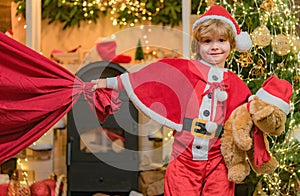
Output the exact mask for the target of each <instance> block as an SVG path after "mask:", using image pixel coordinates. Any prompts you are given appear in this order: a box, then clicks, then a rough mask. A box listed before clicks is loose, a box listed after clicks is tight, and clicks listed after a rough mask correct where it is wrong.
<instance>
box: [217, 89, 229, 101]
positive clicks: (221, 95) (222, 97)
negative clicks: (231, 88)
mask: <svg viewBox="0 0 300 196" xmlns="http://www.w3.org/2000/svg"><path fill="white" fill-rule="evenodd" d="M227 97H228V94H227V92H226V91H219V92H218V93H217V100H218V101H225V100H227Z"/></svg>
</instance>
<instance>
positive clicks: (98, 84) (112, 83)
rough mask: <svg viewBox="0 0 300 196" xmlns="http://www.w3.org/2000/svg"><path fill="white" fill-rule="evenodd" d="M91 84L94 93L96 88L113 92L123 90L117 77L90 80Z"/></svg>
mask: <svg viewBox="0 0 300 196" xmlns="http://www.w3.org/2000/svg"><path fill="white" fill-rule="evenodd" d="M91 83H93V84H94V85H93V87H92V91H95V90H96V89H98V88H109V89H114V90H122V89H123V85H122V82H121V80H120V77H119V76H117V77H109V78H101V79H97V80H91Z"/></svg>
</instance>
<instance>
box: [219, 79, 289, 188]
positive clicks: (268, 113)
mask: <svg viewBox="0 0 300 196" xmlns="http://www.w3.org/2000/svg"><path fill="white" fill-rule="evenodd" d="M291 96H292V85H291V84H290V83H289V82H288V81H286V80H283V79H279V78H277V77H276V76H271V77H269V78H268V79H267V80H266V81H265V82H264V83H263V85H262V87H261V88H260V89H259V90H258V91H257V92H256V94H255V95H252V96H251V97H250V98H249V101H248V102H247V103H245V104H243V105H240V106H239V107H237V108H236V109H235V110H234V111H233V112H232V113H231V114H230V116H229V118H228V120H227V121H226V122H225V124H224V133H223V135H222V137H221V152H222V155H223V157H224V161H225V164H226V166H227V169H228V179H229V181H233V182H236V183H238V182H243V181H244V179H245V178H246V177H247V176H248V175H249V173H250V166H251V168H252V169H253V171H254V172H255V173H256V174H258V175H260V174H270V173H272V172H273V171H274V170H275V169H276V168H277V167H278V162H277V160H276V158H275V157H274V156H272V155H271V154H270V151H269V143H268V138H267V136H268V135H272V136H278V135H280V134H282V133H283V132H284V131H285V122H286V118H287V115H288V114H289V111H290V105H289V103H290V98H291Z"/></svg>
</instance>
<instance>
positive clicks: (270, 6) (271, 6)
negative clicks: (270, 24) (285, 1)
mask: <svg viewBox="0 0 300 196" xmlns="http://www.w3.org/2000/svg"><path fill="white" fill-rule="evenodd" d="M260 7H261V8H263V9H264V10H266V12H274V11H275V3H274V2H273V0H265V1H264V2H263V3H262V4H261V5H260Z"/></svg>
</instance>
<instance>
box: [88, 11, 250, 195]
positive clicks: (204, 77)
mask: <svg viewBox="0 0 300 196" xmlns="http://www.w3.org/2000/svg"><path fill="white" fill-rule="evenodd" d="M193 38H194V42H193V48H192V49H193V51H194V52H196V54H197V55H196V56H197V57H198V58H199V59H197V60H187V59H163V60H161V61H158V62H155V63H152V64H150V65H148V66H146V67H145V68H143V69H141V70H139V71H137V72H134V73H125V74H122V75H121V76H119V77H114V78H107V79H98V80H93V81H92V83H94V86H93V90H95V89H97V88H112V89H116V90H120V89H125V91H126V92H127V94H128V96H129V98H130V99H131V100H132V102H133V103H134V104H135V105H136V106H137V107H138V108H139V109H140V110H141V111H143V112H144V113H145V114H146V115H148V116H149V117H150V118H152V119H153V120H156V121H157V122H159V123H161V124H163V125H165V126H168V127H170V128H173V129H174V143H173V148H172V154H171V159H170V162H169V164H168V167H167V171H166V176H165V187H164V188H165V190H164V195H167V196H176V195H178V196H182V195H189V196H199V195H201V196H211V195H214V196H229V195H234V184H233V183H232V182H229V181H228V178H227V169H226V166H225V164H224V161H223V157H222V155H221V152H220V137H221V134H222V131H223V127H222V126H223V124H224V121H225V120H226V119H227V118H228V117H229V115H230V113H231V112H232V111H233V110H234V109H235V108H236V107H237V106H239V105H241V104H242V103H244V102H246V101H247V98H248V97H249V96H250V95H251V92H250V90H249V89H248V87H247V86H246V85H245V83H244V82H243V81H242V80H241V79H239V78H238V76H236V75H235V74H234V73H233V72H231V71H229V70H227V69H225V68H224V66H225V61H226V58H227V57H228V56H229V54H230V52H231V50H232V49H234V48H236V49H237V50H240V51H246V50H248V49H249V48H250V47H251V44H252V43H251V40H250V38H249V35H248V34H246V33H241V32H240V29H239V27H238V25H237V23H236V21H235V20H234V19H233V18H232V16H231V15H230V14H229V13H228V12H227V11H226V10H225V9H224V8H223V7H221V6H212V7H211V8H210V9H209V10H208V11H207V12H206V13H205V14H203V15H202V16H201V17H200V18H199V19H198V20H197V21H196V22H195V23H194V25H193Z"/></svg>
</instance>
